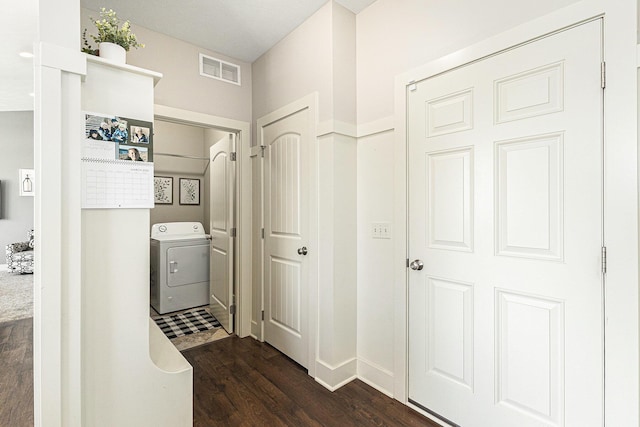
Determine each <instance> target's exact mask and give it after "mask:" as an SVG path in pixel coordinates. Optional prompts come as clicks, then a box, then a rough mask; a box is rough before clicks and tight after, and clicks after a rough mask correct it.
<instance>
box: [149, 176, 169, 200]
mask: <svg viewBox="0 0 640 427" xmlns="http://www.w3.org/2000/svg"><path fill="white" fill-rule="evenodd" d="M153 194H154V201H155V202H156V205H172V204H173V178H172V177H170V176H154V177H153Z"/></svg>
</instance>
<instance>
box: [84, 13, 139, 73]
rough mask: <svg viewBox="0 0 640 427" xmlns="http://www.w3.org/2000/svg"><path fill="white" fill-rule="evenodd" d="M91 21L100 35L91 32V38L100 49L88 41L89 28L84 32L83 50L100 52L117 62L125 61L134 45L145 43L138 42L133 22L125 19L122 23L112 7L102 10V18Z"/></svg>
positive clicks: (93, 52) (104, 56) (136, 46)
mask: <svg viewBox="0 0 640 427" xmlns="http://www.w3.org/2000/svg"><path fill="white" fill-rule="evenodd" d="M89 19H91V22H93V24H94V25H95V26H96V28H97V30H98V35H93V34H91V38H92V39H93V41H94V42H96V43H97V44H98V49H97V50H95V49H93V48H92V47H91V46H90V45H89V42H88V41H87V30H86V29H85V30H84V31H83V33H82V39H83V44H84V47H83V48H82V51H83V52H85V53H89V54H92V55H95V54H96V53H98V54H99V56H100V57H102V58H107V59H111V60H113V61H115V62H120V63H123V64H124V63H125V61H126V54H127V52H128V51H129V49H131V48H132V47H135V48H138V47H144V44H142V43H138V40H137V39H136V35H135V34H133V33H132V32H131V23H130V22H129V21H125V22H124V23H122V24H121V22H120V18H118V16H117V14H116V12H114V11H113V10H112V9H109V10H107V9H105V8H104V7H103V8H102V9H101V10H100V18H99V19H93V18H92V17H91V18H89Z"/></svg>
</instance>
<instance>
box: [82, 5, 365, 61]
mask: <svg viewBox="0 0 640 427" xmlns="http://www.w3.org/2000/svg"><path fill="white" fill-rule="evenodd" d="M336 1H337V2H338V3H340V4H342V5H344V6H345V7H346V8H348V9H350V10H351V11H353V12H354V13H356V14H357V13H358V12H360V11H361V10H362V9H364V8H365V7H367V6H369V5H370V4H371V3H373V2H374V1H375V0H336ZM326 2H327V0H181V1H175V0H156V1H154V2H153V7H152V8H150V7H149V2H146V1H131V0H81V4H82V6H83V7H85V8H87V9H91V10H95V11H98V10H100V9H101V8H102V7H105V8H107V9H113V10H115V11H116V12H117V13H118V16H120V17H122V18H123V19H128V20H130V21H131V22H132V23H134V24H138V25H141V26H143V27H146V28H149V29H151V30H153V31H157V32H159V33H163V34H167V35H169V36H171V37H173V38H176V39H179V40H184V41H187V42H189V43H191V44H194V45H196V46H201V47H204V48H207V49H209V50H213V51H215V52H219V53H222V54H224V55H227V56H231V57H233V58H236V59H240V60H242V61H245V62H249V63H251V62H253V61H255V60H256V59H258V57H260V55H262V54H263V53H264V52H266V51H267V50H269V49H270V48H271V47H272V46H273V45H275V44H276V43H277V42H278V41H280V40H282V38H284V36H286V35H287V34H289V33H290V32H291V31H292V30H294V29H295V28H296V27H297V26H299V25H300V24H301V23H302V22H304V21H305V20H306V19H307V18H308V17H310V16H311V15H313V14H314V13H315V12H316V11H317V10H318V9H320V7H322V5H323V4H325V3H326ZM96 17H97V15H96Z"/></svg>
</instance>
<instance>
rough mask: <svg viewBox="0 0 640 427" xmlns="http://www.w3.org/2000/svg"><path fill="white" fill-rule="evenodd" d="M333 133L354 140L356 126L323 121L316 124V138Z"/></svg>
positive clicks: (334, 121)
mask: <svg viewBox="0 0 640 427" xmlns="http://www.w3.org/2000/svg"><path fill="white" fill-rule="evenodd" d="M334 133H337V134H339V135H344V136H350V137H352V138H356V134H357V126H356V125H354V124H352V123H346V122H341V121H339V120H325V121H324V122H320V123H318V132H317V135H316V136H317V137H318V138H321V137H323V136H327V135H330V134H334Z"/></svg>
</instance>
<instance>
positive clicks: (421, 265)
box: [409, 259, 424, 270]
mask: <svg viewBox="0 0 640 427" xmlns="http://www.w3.org/2000/svg"><path fill="white" fill-rule="evenodd" d="M409 267H411V269H412V270H422V269H423V268H424V263H423V262H422V261H420V260H419V259H416V260H414V261H411V264H409Z"/></svg>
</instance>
